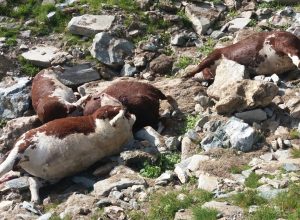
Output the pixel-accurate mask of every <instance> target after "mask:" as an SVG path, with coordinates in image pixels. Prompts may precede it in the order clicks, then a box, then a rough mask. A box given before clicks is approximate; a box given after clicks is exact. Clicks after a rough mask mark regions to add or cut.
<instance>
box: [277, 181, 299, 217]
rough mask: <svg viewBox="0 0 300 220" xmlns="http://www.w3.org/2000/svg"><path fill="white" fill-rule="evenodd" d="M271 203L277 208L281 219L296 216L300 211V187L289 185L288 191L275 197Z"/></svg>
mask: <svg viewBox="0 0 300 220" xmlns="http://www.w3.org/2000/svg"><path fill="white" fill-rule="evenodd" d="M272 203H273V204H274V205H275V206H276V207H278V208H279V210H280V212H281V217H284V218H285V217H287V216H288V215H291V214H293V213H295V214H297V215H298V214H299V212H298V211H299V209H300V185H298V184H292V185H290V186H289V187H288V191H287V192H282V193H280V194H279V195H277V196H276V198H275V199H274V200H273V201H272ZM297 210H298V211H297ZM296 211H297V212H296Z"/></svg>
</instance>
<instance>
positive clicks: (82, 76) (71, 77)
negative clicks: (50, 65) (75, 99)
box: [54, 63, 100, 87]
mask: <svg viewBox="0 0 300 220" xmlns="http://www.w3.org/2000/svg"><path fill="white" fill-rule="evenodd" d="M54 74H55V75H56V76H57V79H58V80H59V81H60V82H61V83H63V84H64V85H66V86H70V87H75V86H76V87H77V86H79V85H82V84H84V83H88V82H91V81H95V80H99V79H100V75H99V73H98V71H97V70H95V69H94V68H93V67H92V66H91V64H90V63H83V64H77V65H75V66H72V67H69V66H64V67H63V71H55V72H54Z"/></svg>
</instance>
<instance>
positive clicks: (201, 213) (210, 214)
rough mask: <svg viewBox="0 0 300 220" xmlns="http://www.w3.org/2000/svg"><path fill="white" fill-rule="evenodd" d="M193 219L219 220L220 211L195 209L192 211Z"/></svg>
mask: <svg viewBox="0 0 300 220" xmlns="http://www.w3.org/2000/svg"><path fill="white" fill-rule="evenodd" d="M192 211H193V217H194V218H193V219H195V220H215V219H217V215H218V211H217V210H215V209H206V208H201V207H195V208H193V209H192Z"/></svg>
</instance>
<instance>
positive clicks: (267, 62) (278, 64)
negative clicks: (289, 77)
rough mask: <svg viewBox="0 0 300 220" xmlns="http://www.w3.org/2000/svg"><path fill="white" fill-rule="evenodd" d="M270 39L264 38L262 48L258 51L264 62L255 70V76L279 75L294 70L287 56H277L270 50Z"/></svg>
mask: <svg viewBox="0 0 300 220" xmlns="http://www.w3.org/2000/svg"><path fill="white" fill-rule="evenodd" d="M271 37H272V35H270V36H269V37H268V38H266V40H265V42H264V44H263V48H262V49H261V50H260V51H259V55H261V56H262V57H264V61H263V62H261V63H259V65H258V67H257V68H256V69H255V71H256V74H257V75H271V74H273V73H276V74H281V73H284V72H287V71H289V70H293V69H294V68H295V67H294V65H293V63H292V60H291V59H290V58H289V57H288V56H287V55H284V56H279V55H278V54H277V53H276V51H275V50H274V49H273V48H272V45H271V44H270V42H269V39H270V38H271Z"/></svg>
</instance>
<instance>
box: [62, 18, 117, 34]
mask: <svg viewBox="0 0 300 220" xmlns="http://www.w3.org/2000/svg"><path fill="white" fill-rule="evenodd" d="M114 20H115V16H113V15H89V14H85V15H81V16H77V17H73V18H72V19H71V21H70V22H69V24H68V30H69V31H70V32H71V33H72V34H78V35H84V36H91V35H95V34H97V33H99V32H102V31H106V30H109V28H110V27H111V25H112V23H113V21H114Z"/></svg>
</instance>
